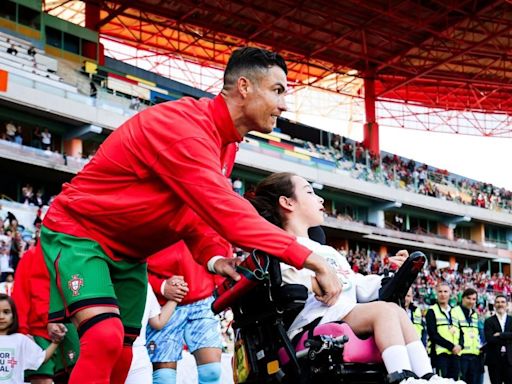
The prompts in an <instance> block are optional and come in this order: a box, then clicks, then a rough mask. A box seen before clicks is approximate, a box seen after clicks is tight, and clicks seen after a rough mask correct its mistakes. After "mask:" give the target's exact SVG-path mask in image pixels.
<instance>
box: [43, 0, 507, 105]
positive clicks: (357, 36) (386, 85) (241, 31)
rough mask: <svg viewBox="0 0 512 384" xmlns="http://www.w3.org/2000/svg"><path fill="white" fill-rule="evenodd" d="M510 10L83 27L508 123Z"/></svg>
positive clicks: (134, 18)
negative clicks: (236, 57)
mask: <svg viewBox="0 0 512 384" xmlns="http://www.w3.org/2000/svg"><path fill="white" fill-rule="evenodd" d="M509 1H510V0H509ZM509 1H506V0H487V1H482V0H480V1H478V0H370V1H369V0H345V1H342V2H332V1H327V0H310V1H294V0H272V1H270V0H262V1H249V0H180V1H164V0H131V1H121V0H112V1H104V0H85V3H87V5H88V6H90V7H91V8H93V7H95V6H97V7H98V8H99V9H100V18H99V22H97V23H95V25H94V26H91V25H89V26H90V27H94V28H95V29H97V30H99V31H100V32H101V33H102V35H103V36H108V37H109V38H112V39H118V40H122V41H123V42H125V43H128V44H131V45H134V46H137V47H141V48H150V49H157V50H166V51H171V52H175V53H177V54H180V55H183V56H185V57H189V58H193V59H194V60H195V61H196V62H200V63H204V64H205V65H210V66H211V65H218V66H223V65H224V64H225V63H226V61H227V59H228V57H229V55H230V52H231V50H232V49H233V48H235V47H239V46H242V45H247V44H250V45H256V46H261V47H268V48H271V49H273V50H277V51H279V52H281V53H282V54H283V55H284V56H285V58H286V59H287V60H288V62H289V63H290V65H289V66H290V76H289V78H290V80H291V81H292V83H294V84H295V85H311V86H318V87H324V88H327V89H330V90H335V91H338V92H342V93H343V92H345V87H346V85H347V84H346V82H343V81H341V82H337V81H332V78H333V74H342V75H347V74H348V75H356V77H363V78H364V77H373V78H375V79H376V94H377V98H378V100H398V101H405V102H407V103H412V104H414V103H419V104H421V105H425V106H428V107H434V108H443V109H450V110H459V111H464V110H466V111H481V112H497V113H507V114H512V65H511V64H512V63H511V55H512V4H511V3H510V2H509ZM69 2H70V1H63V0H60V1H59V0H53V1H51V0H46V5H47V9H48V4H49V3H61V5H62V4H64V5H65V4H66V3H69ZM325 79H331V81H323V80H325Z"/></svg>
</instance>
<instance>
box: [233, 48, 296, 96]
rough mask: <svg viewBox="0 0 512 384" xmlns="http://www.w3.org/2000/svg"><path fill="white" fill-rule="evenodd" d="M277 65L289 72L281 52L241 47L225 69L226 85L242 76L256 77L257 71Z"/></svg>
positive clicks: (234, 53) (286, 72)
mask: <svg viewBox="0 0 512 384" xmlns="http://www.w3.org/2000/svg"><path fill="white" fill-rule="evenodd" d="M274 66H277V67H279V68H281V69H282V70H283V71H284V73H285V74H288V68H287V67H286V62H285V61H284V59H283V57H282V56H281V55H280V54H279V53H275V52H270V51H267V50H266V49H261V48H255V47H244V48H239V49H237V50H235V51H234V52H233V54H232V55H231V57H230V58H229V61H228V64H227V66H226V70H225V71H224V86H226V85H227V86H231V85H233V84H235V83H236V81H237V80H238V78H239V77H240V76H246V77H248V78H250V79H254V77H255V75H256V73H255V72H256V71H260V72H261V71H262V70H268V69H269V68H272V67H274Z"/></svg>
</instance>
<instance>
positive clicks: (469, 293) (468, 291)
mask: <svg viewBox="0 0 512 384" xmlns="http://www.w3.org/2000/svg"><path fill="white" fill-rule="evenodd" d="M472 295H477V296H478V293H477V291H476V289H473V288H467V289H465V290H464V292H462V297H468V296H472Z"/></svg>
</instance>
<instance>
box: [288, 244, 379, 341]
mask: <svg viewBox="0 0 512 384" xmlns="http://www.w3.org/2000/svg"><path fill="white" fill-rule="evenodd" d="M297 241H298V242H299V243H300V244H302V245H303V246H305V247H306V248H309V249H310V250H312V251H313V252H315V253H316V254H318V255H320V256H322V257H324V258H325V259H326V260H327V262H328V263H329V264H330V265H331V267H333V268H334V270H335V272H336V275H337V276H338V278H339V279H340V282H341V284H342V287H343V290H342V292H341V294H340V296H339V298H338V300H337V301H336V303H335V304H334V305H333V306H331V307H329V306H327V305H325V304H323V303H321V302H320V301H318V300H317V299H316V298H315V295H314V294H313V292H312V291H311V277H312V276H314V275H315V273H314V272H313V271H311V270H309V269H306V268H303V269H301V270H297V269H296V268H294V267H292V266H290V265H286V264H283V263H281V273H282V275H283V282H284V283H286V284H302V285H305V286H306V287H308V291H309V294H308V298H307V300H306V304H305V306H304V308H303V309H302V311H301V312H300V313H299V315H298V316H297V317H296V318H295V320H294V321H293V323H292V325H291V326H290V328H289V329H288V335H289V336H290V337H293V336H295V335H296V334H297V333H299V332H300V331H301V330H302V328H303V327H304V326H306V325H307V324H309V323H311V322H312V321H313V320H315V319H317V318H319V317H321V318H322V320H321V321H320V324H324V323H328V322H331V321H337V320H342V319H343V318H344V317H345V316H346V315H347V314H348V313H349V312H350V311H351V310H352V309H353V308H354V307H355V305H356V303H358V302H360V303H365V302H369V301H373V300H376V299H378V297H379V288H380V287H381V281H382V278H383V276H379V275H367V276H363V275H361V274H359V273H355V272H354V271H353V270H352V268H350V264H349V263H348V261H347V259H346V258H345V256H343V255H342V254H341V253H339V252H338V251H337V250H335V249H334V248H332V247H330V246H327V245H322V244H320V243H317V242H316V241H313V240H311V239H308V238H305V237H298V238H297Z"/></svg>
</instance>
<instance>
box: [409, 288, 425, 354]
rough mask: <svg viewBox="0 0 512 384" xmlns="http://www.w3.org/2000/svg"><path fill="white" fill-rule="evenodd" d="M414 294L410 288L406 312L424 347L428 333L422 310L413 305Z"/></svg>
mask: <svg viewBox="0 0 512 384" xmlns="http://www.w3.org/2000/svg"><path fill="white" fill-rule="evenodd" d="M412 300H413V292H412V288H409V290H408V291H407V294H406V295H405V301H404V306H405V311H406V312H407V316H409V319H411V322H412V325H414V329H415V330H416V333H417V334H418V336H419V338H420V340H421V342H422V343H423V345H426V343H427V333H426V331H425V324H424V321H423V316H422V314H421V308H419V307H416V306H415V305H414V303H413V301H412Z"/></svg>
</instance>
